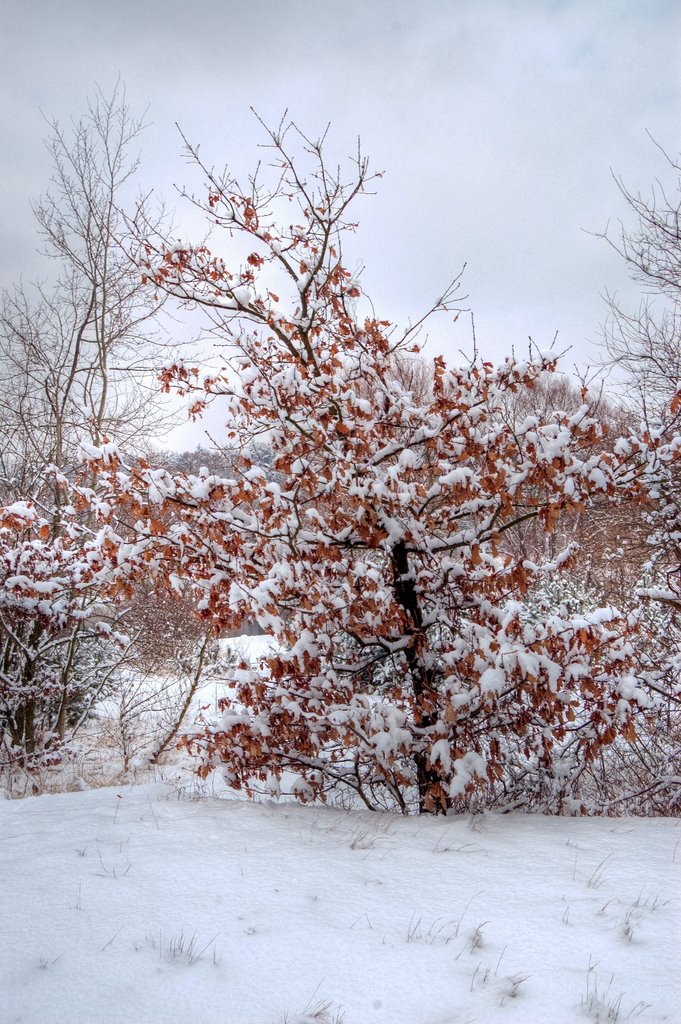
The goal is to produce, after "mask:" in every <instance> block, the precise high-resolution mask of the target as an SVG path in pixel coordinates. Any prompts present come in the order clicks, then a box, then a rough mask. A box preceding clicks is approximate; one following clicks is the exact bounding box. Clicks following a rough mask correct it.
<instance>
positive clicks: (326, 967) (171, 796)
mask: <svg viewBox="0 0 681 1024" xmlns="http://www.w3.org/2000/svg"><path fill="white" fill-rule="evenodd" d="M0 893H1V896H0V909H1V913H2V924H1V926H0V1021H1V1022H2V1024H10V1022H11V1024H18V1022H22V1024H60V1022H64V1024H66V1022H68V1024H104V1022H106V1024H110V1022H120V1024H136V1022H140V1024H171V1022H175V1021H177V1022H182V1024H284V1022H288V1024H294V1022H296V1024H299V1022H302V1021H306V1022H307V1021H315V1022H316V1024H322V1022H326V1021H334V1022H335V1021H341V1020H343V1021H344V1024H466V1022H467V1024H473V1022H477V1024H500V1022H504V1024H505V1022H508V1024H511V1022H514V1021H515V1022H517V1024H568V1022H569V1024H573V1022H579V1021H589V1020H592V1021H608V1022H614V1021H616V1020H619V1021H629V1020H636V1021H639V1020H640V1021H642V1022H647V1024H653V1022H658V1021H668V1022H671V1024H678V1022H679V1021H681V973H680V972H679V970H678V964H679V952H680V951H681V822H680V821H679V820H669V819H663V820H660V819H658V820H640V819H626V818H624V819H569V818H545V817H540V816H536V817H534V816H521V815H518V816H513V815H509V816H501V815H491V816H484V817H477V818H449V819H447V820H445V819H442V818H439V819H436V818H425V819H424V818H420V819H419V818H411V819H404V818H398V817H394V816H391V815H378V814H373V815H372V814H370V813H368V812H364V813H357V812H345V811H342V810H331V809H320V808H317V807H299V806H296V805H291V804H279V805H274V804H248V803H244V802H241V801H236V800H229V799H227V800H222V799H220V800H219V799H188V798H187V797H186V796H181V795H180V794H178V792H177V791H176V790H175V789H173V788H172V787H170V786H168V785H164V784H151V785H144V786H136V787H129V788H117V789H98V790H91V791H87V792H81V793H64V794H60V795H50V796H41V797H35V798H29V799H26V800H12V801H11V800H5V801H0Z"/></svg>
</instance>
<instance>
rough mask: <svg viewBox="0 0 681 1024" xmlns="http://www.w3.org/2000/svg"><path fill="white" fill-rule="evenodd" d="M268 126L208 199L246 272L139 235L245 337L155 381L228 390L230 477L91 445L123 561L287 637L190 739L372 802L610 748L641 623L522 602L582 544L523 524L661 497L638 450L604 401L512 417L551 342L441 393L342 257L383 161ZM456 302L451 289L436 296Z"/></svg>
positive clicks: (240, 773)
mask: <svg viewBox="0 0 681 1024" xmlns="http://www.w3.org/2000/svg"><path fill="white" fill-rule="evenodd" d="M296 138H297V139H298V141H302V148H303V151H304V152H303V155H302V156H300V155H296V156H294V155H293V153H292V152H291V151H290V148H289V145H290V144H292V143H293V140H294V139H296ZM269 144H270V146H271V152H272V154H273V158H274V163H273V167H274V182H273V184H272V185H270V186H267V185H266V184H264V183H260V181H259V179H258V178H257V177H256V178H254V179H252V180H251V181H250V184H249V186H248V187H246V188H242V187H240V186H239V184H238V182H237V181H235V180H234V179H233V178H231V177H230V176H229V174H228V173H225V174H224V175H222V176H217V175H215V174H214V173H213V172H212V171H210V170H209V169H208V168H206V167H203V170H204V172H205V173H206V177H207V198H206V201H205V203H203V202H202V201H201V200H199V199H196V197H194V202H195V203H196V204H197V205H199V206H200V207H202V208H203V209H204V211H205V213H206V216H207V217H208V219H209V221H210V222H212V224H213V226H214V228H215V229H219V230H221V231H223V232H224V233H225V237H226V240H227V242H228V247H229V250H230V251H231V252H232V253H237V254H239V253H240V254H241V263H240V265H239V264H238V259H239V256H238V255H237V257H236V259H237V265H236V266H233V267H230V266H229V265H228V263H227V262H226V260H225V259H223V258H222V257H221V256H220V255H217V254H215V253H214V252H213V251H211V250H209V249H208V248H207V247H206V245H204V244H201V245H199V246H197V247H192V246H191V245H189V244H188V243H183V242H179V241H176V242H172V240H169V239H164V238H161V237H159V236H158V235H156V236H154V235H153V234H148V235H147V236H146V238H145V241H144V246H143V262H144V273H145V277H146V278H147V280H148V281H149V282H150V283H152V284H153V285H154V286H155V287H156V288H157V289H158V290H159V291H161V292H163V291H165V292H168V293H170V294H172V295H174V296H176V297H178V298H180V299H182V300H184V301H186V302H187V303H188V304H190V305H191V306H201V307H203V308H205V309H206V310H207V313H208V315H209V317H210V319H211V321H212V324H213V329H214V332H215V333H217V334H221V335H222V337H223V339H224V342H225V344H226V345H228V346H229V347H230V353H229V359H228V361H227V362H226V365H225V369H224V370H223V371H222V372H220V373H216V374H213V375H211V376H210V377H207V378H205V379H201V377H200V375H199V373H198V371H197V370H196V369H192V368H189V367H187V366H185V365H183V364H181V363H178V364H175V365H173V366H170V367H167V368H166V369H165V370H164V373H163V381H164V384H165V387H166V388H178V389H179V390H180V391H184V392H186V393H193V394H194V396H195V404H194V412H195V413H197V414H198V413H199V412H200V411H201V409H202V408H203V407H204V406H205V404H206V403H207V402H209V401H218V402H220V403H221V404H222V407H223V411H224V420H225V423H226V429H227V434H228V437H229V440H230V443H231V444H232V446H233V448H234V462H233V466H234V470H233V472H232V473H230V474H229V475H227V476H225V475H216V474H211V473H210V472H209V471H208V470H207V469H204V470H201V471H200V472H199V473H196V474H192V475H180V474H175V475H172V474H170V473H169V472H167V471H162V470H154V469H152V468H150V467H149V466H148V465H146V464H142V465H139V466H137V467H134V468H133V469H132V470H130V471H128V472H126V471H125V469H124V467H123V466H122V465H121V463H120V462H119V461H118V460H117V457H116V455H115V453H114V452H113V451H112V450H111V449H107V452H106V458H107V459H108V460H109V468H108V470H107V469H106V467H105V466H103V465H102V463H101V461H100V463H99V464H98V465H99V469H100V472H102V473H103V475H102V481H103V482H104V483H105V484H106V487H108V491H107V490H106V489H105V490H104V492H103V495H100V498H99V500H100V503H101V501H102V500H103V499H104V500H106V502H107V506H110V507H111V509H112V510H113V509H117V510H118V513H117V514H118V515H119V516H120V515H124V516H125V519H126V521H127V522H128V523H130V524H132V523H134V534H135V535H134V538H133V539H132V540H131V539H128V538H126V537H125V536H124V535H121V534H120V533H117V532H116V528H115V522H114V516H113V513H112V516H111V523H110V525H109V527H108V529H107V533H106V535H107V545H108V550H109V553H110V557H111V560H112V564H114V565H115V566H116V567H117V571H118V572H119V573H120V572H125V573H127V576H128V579H129V580H130V581H133V580H134V577H135V574H136V573H139V572H140V571H143V572H144V573H149V572H151V571H155V572H157V573H158V574H159V575H160V576H161V577H163V578H165V579H167V580H168V584H169V586H171V587H175V588H177V589H182V588H183V587H186V586H192V587H194V588H196V589H197V590H198V591H199V593H200V595H201V609H202V614H203V615H204V616H206V617H208V618H210V619H211V620H212V622H213V623H214V624H215V628H216V629H218V630H222V629H224V630H236V629H238V628H239V627H241V626H243V625H244V624H245V623H249V622H253V621H255V622H257V623H258V624H259V625H260V626H261V627H262V628H263V629H265V630H267V631H269V632H271V633H272V634H274V636H275V637H276V638H277V640H278V641H279V645H280V652H279V653H277V654H275V655H273V656H271V657H269V658H264V659H263V660H262V662H261V663H260V664H259V665H258V666H256V667H255V668H253V667H251V666H248V665H246V664H242V665H241V666H239V667H238V668H237V669H235V671H234V673H233V684H234V699H233V700H230V701H228V702H225V705H224V713H223V716H222V720H221V722H220V724H219V726H218V727H211V728H209V729H206V730H205V731H203V732H200V733H195V734H193V735H188V736H186V738H185V741H184V742H185V743H186V745H187V746H188V747H189V748H190V749H192V750H194V751H196V752H198V753H199V754H200V755H201V758H202V761H201V768H200V771H201V772H202V773H207V772H209V771H211V770H212V769H213V768H215V767H216V766H220V767H221V770H222V772H223V773H224V775H225V777H226V779H227V780H228V781H229V783H230V784H231V785H233V786H234V787H236V788H245V789H246V790H249V789H251V788H252V787H253V786H256V785H263V786H265V787H267V788H269V790H270V791H271V792H272V791H273V792H276V791H278V788H279V787H280V786H282V785H285V786H287V787H289V788H290V791H292V792H293V793H295V794H296V795H297V796H298V797H300V798H301V799H303V800H312V799H317V798H321V799H326V798H328V795H329V793H330V792H331V791H333V790H334V789H337V788H339V787H349V788H350V789H351V790H353V791H354V793H355V794H356V796H357V798H359V799H360V800H362V801H364V803H365V804H366V805H367V806H369V807H378V806H386V805H390V806H394V807H398V808H401V809H402V810H409V809H412V808H415V809H418V810H419V811H439V810H444V809H446V808H448V807H451V806H464V805H465V803H466V800H467V799H468V797H469V795H470V794H471V793H472V792H474V791H475V790H476V788H478V787H484V786H486V785H490V784H497V783H499V781H500V780H503V778H504V776H505V773H506V772H507V769H508V764H507V752H508V750H509V745H508V744H507V743H505V742H504V741H505V738H506V737H509V736H512V737H513V738H514V743H515V745H516V747H518V748H519V749H520V750H521V751H522V754H523V756H524V757H525V758H527V759H534V760H535V761H536V762H537V763H538V764H549V763H550V762H551V759H552V756H553V750H554V747H555V745H556V744H565V743H568V742H569V744H570V745H571V746H572V747H574V748H575V749H576V750H579V752H580V757H581V758H582V759H586V760H589V759H593V758H595V757H597V755H598V753H599V751H600V750H601V748H602V747H603V746H604V745H605V744H608V743H610V742H612V741H613V740H614V739H615V737H617V736H618V735H625V736H627V735H628V736H632V735H633V732H634V719H635V716H636V713H637V711H638V710H639V708H640V706H641V705H645V704H646V703H647V697H646V695H645V693H644V692H643V691H642V690H641V689H640V687H639V686H638V682H637V680H636V678H635V677H634V676H633V674H632V672H631V658H632V647H631V644H630V632H631V630H632V628H634V625H635V624H634V623H632V622H631V621H630V620H629V619H628V618H627V617H626V616H625V615H623V614H622V613H620V612H619V611H618V610H617V609H615V608H613V607H606V608H601V609H595V608H592V609H589V610H583V609H580V610H579V611H575V610H572V609H570V608H568V607H565V606H561V607H560V608H557V609H555V610H553V611H550V610H547V613H546V614H545V615H542V616H536V617H532V616H528V615H527V614H526V611H525V608H524V605H523V604H522V602H521V599H522V598H523V596H524V595H525V594H526V593H527V591H528V589H529V588H530V587H531V586H532V585H533V583H534V582H535V581H536V580H538V579H540V578H541V579H543V578H546V576H547V574H558V573H561V572H565V571H569V567H570V560H571V557H572V556H573V553H574V551H573V548H572V547H568V548H566V549H565V550H561V551H557V552H555V553H554V555H553V557H552V558H551V560H550V562H549V563H547V564H541V563H540V561H531V560H529V559H527V558H525V557H522V555H519V554H518V553H517V549H514V547H513V545H512V544H511V543H509V541H510V538H511V537H512V536H513V533H514V531H516V530H518V529H519V528H521V526H522V525H523V524H524V523H526V522H528V521H529V520H532V519H534V520H537V521H538V522H539V523H540V524H541V526H542V528H543V529H544V530H545V531H547V532H550V531H551V530H552V529H553V528H554V526H555V524H556V523H557V522H558V520H559V518H560V517H562V516H564V515H567V514H569V513H570V512H576V511H579V510H581V509H583V508H584V507H585V506H588V504H589V503H590V502H592V501H593V500H594V499H598V500H599V501H602V500H604V499H607V500H611V501H614V500H616V499H617V496H618V494H624V495H626V497H627V499H628V500H632V499H635V498H637V497H639V496H643V495H644V493H645V491H646V479H647V478H646V476H645V473H644V466H643V464H644V462H645V459H644V458H643V457H642V455H641V451H642V449H640V448H639V446H638V444H637V443H636V442H635V441H634V440H631V441H630V442H628V443H626V444H624V445H622V446H619V447H618V446H615V450H614V451H612V452H607V451H604V446H603V444H602V436H603V430H602V428H601V426H600V424H599V422H598V421H597V419H596V418H595V417H594V416H593V415H592V413H591V410H590V409H589V407H588V404H587V403H585V404H583V405H582V406H581V407H580V408H578V409H577V410H576V411H572V412H570V413H567V412H561V411H556V412H554V413H552V414H551V415H550V416H548V417H547V418H546V419H543V420H542V419H540V418H539V417H537V416H526V417H525V418H524V419H523V420H522V422H517V421H515V420H514V421H511V420H510V419H509V417H508V415H507V409H508V398H509V396H510V395H512V394H514V393H517V392H519V391H521V392H522V391H531V390H532V389H533V388H534V387H535V386H536V385H537V383H538V382H539V381H541V380H542V379H543V378H544V375H546V374H550V373H551V372H552V371H553V370H554V368H555V365H556V359H555V356H554V355H553V354H552V353H547V354H539V353H538V354H536V355H535V356H534V357H531V358H529V359H528V360H517V359H515V358H510V359H507V360H506V362H504V363H503V364H502V365H500V366H499V367H494V366H492V365H491V364H489V363H486V362H481V361H479V360H474V361H472V362H471V363H470V364H468V365H465V366H463V367H461V368H454V367H449V366H448V365H447V364H446V362H445V360H444V359H443V358H442V357H437V358H435V359H434V360H433V361H432V363H431V365H430V371H429V373H428V374H427V378H428V379H427V386H425V387H424V379H423V375H418V379H417V380H415V379H412V378H410V375H409V374H405V372H404V367H405V365H406V364H407V363H408V361H409V359H411V358H413V357H414V355H416V354H418V353H420V351H421V348H420V344H419V340H418V327H419V326H420V324H421V322H422V321H418V322H417V324H416V325H413V326H409V327H408V328H407V329H406V330H403V331H399V330H398V329H397V328H396V327H395V326H394V325H393V324H391V323H390V322H389V321H388V320H386V319H382V318H380V317H379V316H378V315H377V314H376V313H375V312H374V311H373V309H372V307H371V306H370V305H369V304H368V302H367V301H366V299H365V297H364V295H363V293H362V288H361V284H360V280H359V275H358V274H357V273H354V274H353V273H351V272H350V271H349V270H347V269H346V267H345V265H344V263H343V258H342V242H343V237H344V235H345V234H346V233H347V232H348V231H351V230H352V228H353V225H352V223H351V222H350V220H349V211H348V207H349V205H350V203H351V202H352V201H353V200H354V199H355V198H356V197H357V196H358V194H359V193H361V192H363V191H364V190H365V189H366V186H367V184H368V182H369V181H370V177H369V172H368V166H367V162H366V161H365V160H364V159H363V158H362V157H361V155H358V157H357V160H356V162H355V164H354V176H353V177H352V178H351V179H349V180H348V181H347V182H346V181H345V180H344V178H343V177H342V172H341V171H332V170H331V169H330V167H329V166H328V164H327V162H326V159H325V156H324V152H323V149H322V145H321V144H320V143H313V142H310V141H309V140H307V139H304V138H303V137H302V136H300V134H299V133H296V130H295V129H294V128H292V127H289V129H287V130H285V129H283V128H281V129H279V130H277V131H273V132H270V133H269ZM193 155H194V157H195V158H196V159H197V161H198V156H197V154H196V152H195V151H194V152H193ZM239 246H241V248H239ZM454 300H455V286H453V287H452V288H450V289H448V290H446V291H445V293H444V294H443V296H442V297H441V298H440V299H439V300H438V301H437V302H436V303H435V305H434V307H433V309H432V311H431V312H440V313H443V314H445V315H447V314H452V313H454V312H455V311H454ZM256 441H266V443H267V448H268V449H269V451H271V453H272V454H273V463H272V462H270V460H268V464H267V465H260V464H259V462H258V460H257V458H254V456H253V451H254V448H253V445H254V442H256ZM656 444H658V441H655V440H654V439H653V440H651V442H650V450H652V449H653V448H654V447H655V445H656ZM659 444H661V441H660V442H659ZM92 454H93V459H94V463H95V464H97V453H96V452H94V451H93V453H92ZM643 454H644V455H647V450H646V452H644V453H643ZM140 567H141V568H140ZM577 711H579V715H577Z"/></svg>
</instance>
